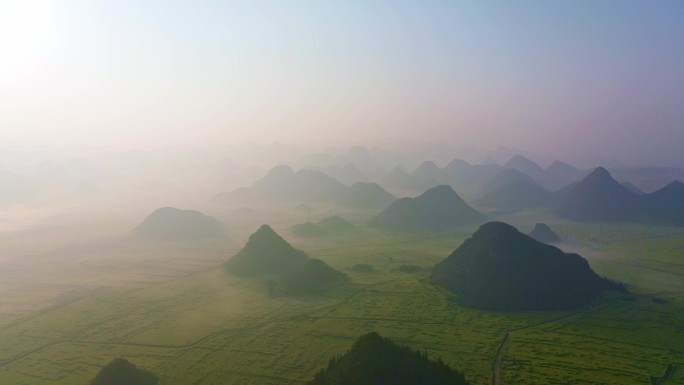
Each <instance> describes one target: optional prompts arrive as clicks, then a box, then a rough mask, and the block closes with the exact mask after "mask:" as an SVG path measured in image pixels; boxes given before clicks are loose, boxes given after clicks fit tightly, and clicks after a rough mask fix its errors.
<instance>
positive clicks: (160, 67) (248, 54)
mask: <svg viewBox="0 0 684 385" xmlns="http://www.w3.org/2000/svg"><path fill="white" fill-rule="evenodd" d="M0 58H2V60H0V138H1V139H0V140H4V141H8V142H18V143H22V144H28V145H49V146H65V147H68V146H75V147H78V146H81V147H87V146H131V147H136V146H145V145H178V144H185V143H190V144H208V143H211V144H215V143H238V142H244V141H255V142H260V143H270V142H273V141H281V142H285V143H292V144H303V145H336V144H369V145H382V143H383V142H386V141H389V140H408V141H410V140H420V141H434V142H439V143H449V144H453V145H456V146H458V145H463V146H466V145H474V146H480V147H484V148H496V147H498V146H506V147H515V148H522V149H526V150H529V151H536V152H539V153H542V154H544V155H546V156H551V157H557V158H560V159H567V160H572V159H582V158H586V157H595V158H599V157H604V158H605V159H616V160H619V161H623V162H626V163H634V162H639V163H642V164H648V165H678V166H684V151H681V146H682V144H684V2H682V1H679V0H676V1H666V0H658V1H645V0H644V1H630V0H620V1H607V0H606V1H602V0H590V1H584V0H573V1H515V2H511V1H429V0H427V1H425V0H421V1H370V0H369V1H366V0H363V1H362V0H345V1H304V0H301V1H300V0H293V1H258V0H249V1H192V2H189V1H152V0H148V1H140V0H137V1H132V0H131V1H129V0H118V1H103V0H90V1H86V0H63V1H34V0H17V1H14V0H4V1H2V2H0ZM1 145H2V143H0V146H1Z"/></svg>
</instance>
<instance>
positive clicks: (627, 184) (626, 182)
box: [622, 181, 644, 195]
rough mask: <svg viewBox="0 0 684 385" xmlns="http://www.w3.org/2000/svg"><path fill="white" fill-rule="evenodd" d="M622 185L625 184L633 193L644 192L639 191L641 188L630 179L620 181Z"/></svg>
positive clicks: (641, 193)
mask: <svg viewBox="0 0 684 385" xmlns="http://www.w3.org/2000/svg"><path fill="white" fill-rule="evenodd" d="M622 185H623V186H625V188H626V189H627V190H629V191H631V192H633V193H634V194H635V195H644V192H643V191H641V189H639V188H638V187H637V186H635V185H634V184H633V183H632V182H630V181H624V182H622Z"/></svg>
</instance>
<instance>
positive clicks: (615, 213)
mask: <svg viewBox="0 0 684 385" xmlns="http://www.w3.org/2000/svg"><path fill="white" fill-rule="evenodd" d="M636 203H637V195H635V194H634V193H632V192H631V191H629V190H628V189H627V188H625V186H623V185H621V184H620V183H619V182H618V181H616V180H615V179H613V177H611V175H610V173H609V172H608V171H607V170H606V169H605V168H603V167H599V168H597V169H595V170H594V171H592V172H591V173H590V174H589V175H587V176H586V177H585V178H584V179H582V180H581V181H580V182H578V183H577V184H575V185H573V186H572V188H570V189H569V190H567V191H563V192H562V194H559V202H558V203H557V205H556V207H555V212H556V213H557V214H558V215H560V216H562V217H565V218H570V219H576V220H580V221H622V220H626V219H628V218H629V217H630V216H631V215H632V212H633V210H634V206H635V204H636Z"/></svg>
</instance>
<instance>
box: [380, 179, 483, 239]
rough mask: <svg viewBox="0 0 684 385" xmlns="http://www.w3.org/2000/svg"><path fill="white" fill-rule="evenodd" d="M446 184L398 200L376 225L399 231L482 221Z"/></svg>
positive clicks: (448, 226)
mask: <svg viewBox="0 0 684 385" xmlns="http://www.w3.org/2000/svg"><path fill="white" fill-rule="evenodd" d="M483 218H484V216H483V215H482V214H480V213H479V212H477V211H476V210H475V209H473V208H472V207H470V206H469V205H468V204H467V203H466V202H465V201H464V200H463V199H461V197H459V196H458V194H456V192H455V191H454V190H453V189H452V188H451V187H450V186H446V185H441V186H437V187H433V188H431V189H429V190H427V191H426V192H424V193H423V194H421V195H419V196H418V197H416V198H401V199H397V200H396V201H394V203H392V204H391V205H389V206H388V207H387V208H386V209H385V210H383V211H382V212H381V213H380V215H379V216H378V225H380V226H381V227H387V228H393V229H398V230H437V231H439V230H445V229H447V228H450V227H454V226H460V225H468V224H473V223H477V222H479V221H481V220H483Z"/></svg>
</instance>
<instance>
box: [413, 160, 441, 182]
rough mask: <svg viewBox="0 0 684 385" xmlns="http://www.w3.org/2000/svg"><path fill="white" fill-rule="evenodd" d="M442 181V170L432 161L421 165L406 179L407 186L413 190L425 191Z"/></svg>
mask: <svg viewBox="0 0 684 385" xmlns="http://www.w3.org/2000/svg"><path fill="white" fill-rule="evenodd" d="M441 181H442V170H441V169H440V168H439V167H437V165H436V164H435V163H434V162H432V161H429V160H428V161H425V162H423V163H421V165H420V166H418V168H417V169H416V170H415V171H413V172H412V173H411V174H410V175H409V178H408V186H410V187H411V188H415V189H426V188H431V187H435V186H437V185H439V184H440V183H441Z"/></svg>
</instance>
